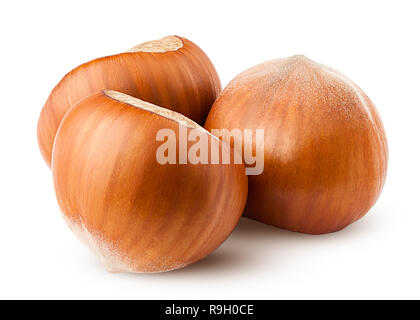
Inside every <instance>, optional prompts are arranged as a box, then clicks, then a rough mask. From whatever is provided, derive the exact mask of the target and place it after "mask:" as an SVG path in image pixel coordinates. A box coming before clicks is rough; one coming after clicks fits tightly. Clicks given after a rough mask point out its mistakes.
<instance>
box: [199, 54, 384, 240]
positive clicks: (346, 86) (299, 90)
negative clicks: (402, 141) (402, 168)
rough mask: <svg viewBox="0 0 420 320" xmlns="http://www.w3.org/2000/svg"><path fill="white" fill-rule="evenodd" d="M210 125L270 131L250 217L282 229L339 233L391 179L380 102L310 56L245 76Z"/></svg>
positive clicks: (252, 180)
mask: <svg viewBox="0 0 420 320" xmlns="http://www.w3.org/2000/svg"><path fill="white" fill-rule="evenodd" d="M205 128H206V129H207V130H209V131H210V130H211V129H214V128H216V129H220V128H227V129H234V128H239V129H245V128H248V129H258V128H262V129H264V130H265V138H264V142H265V143H264V144H265V147H264V157H265V159H264V160H265V161H264V163H265V167H264V172H263V173H262V174H261V175H258V176H249V195H248V201H247V205H246V209H245V216H247V217H250V218H252V219H256V220H259V221H261V222H264V223H267V224H270V225H274V226H277V227H280V228H285V229H288V230H292V231H298V232H303V233H310V234H322V233H328V232H334V231H338V230H340V229H342V228H344V227H346V226H347V225H349V224H351V223H352V222H354V221H356V220H358V219H360V218H361V217H362V216H363V215H365V214H366V212H367V211H368V210H369V209H370V208H371V207H372V205H373V204H374V203H375V202H376V200H377V198H378V196H379V194H380V193H381V190H382V187H383V185H384V182H385V176H386V170H387V162H388V147H387V141H386V137H385V132H384V128H383V125H382V122H381V119H380V117H379V114H378V113H377V110H376V109H375V107H374V105H373V104H372V102H371V101H370V100H369V98H368V97H367V96H366V95H365V93H363V91H362V90H361V89H360V88H359V87H358V86H356V85H355V84H354V83H353V82H351V81H350V80H349V79H347V78H346V77H345V76H343V75H341V74H340V73H338V72H337V71H336V70H333V69H331V68H329V67H326V66H323V65H320V64H318V63H315V62H313V61H311V60H309V59H307V58H305V57H303V56H294V57H290V58H287V59H280V60H274V61H269V62H266V63H263V64H261V65H258V66H255V67H253V68H251V69H249V70H246V71H244V72H243V73H241V74H240V75H238V76H237V77H236V78H235V79H233V80H232V81H231V82H230V83H229V85H228V86H227V87H226V88H225V89H224V90H223V92H222V94H221V95H220V96H219V98H218V99H217V101H216V102H215V104H214V106H213V107H212V110H211V111H210V114H209V116H208V118H207V121H206V124H205ZM254 147H255V143H254ZM257 147H258V146H257Z"/></svg>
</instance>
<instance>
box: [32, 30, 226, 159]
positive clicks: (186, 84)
mask: <svg viewBox="0 0 420 320" xmlns="http://www.w3.org/2000/svg"><path fill="white" fill-rule="evenodd" d="M105 89H110V90H116V91H119V92H123V93H126V94H129V95H131V96H133V97H136V98H139V99H142V100H144V101H148V102H150V103H153V104H156V105H159V106H161V107H164V108H169V109H172V110H174V111H177V112H179V113H182V114H184V115H185V116H187V117H189V118H191V119H192V120H194V121H196V122H198V123H199V124H200V125H202V124H203V123H204V121H205V119H206V117H207V114H208V112H209V110H210V108H211V106H212V104H213V103H214V101H215V99H216V97H217V96H218V94H219V93H220V91H221V84H220V80H219V76H218V75H217V72H216V70H215V68H214V66H213V64H212V63H211V61H210V59H209V58H208V57H207V55H206V54H205V53H204V52H203V51H202V50H201V49H200V48H199V47H198V46H197V45H195V44H194V43H193V42H191V41H189V40H187V39H185V38H181V37H177V36H169V37H165V38H163V39H160V40H154V41H149V42H145V43H143V44H140V45H138V46H136V47H134V48H132V49H130V50H129V51H127V52H124V53H120V54H117V55H113V56H108V57H103V58H99V59H95V60H92V61H90V62H87V63H85V64H82V65H81V66H79V67H77V68H75V69H73V70H72V71H71V72H69V73H68V74H67V75H66V76H65V77H64V78H63V79H62V80H61V81H60V82H59V83H58V85H57V86H56V87H55V88H54V90H53V91H52V92H51V94H50V96H49V98H48V100H47V102H46V103H45V105H44V107H43V109H42V111H41V115H40V117H39V121H38V142H39V147H40V149H41V153H42V155H43V157H44V159H45V161H46V162H47V164H48V165H49V166H50V164H51V152H52V147H53V142H54V138H55V134H56V132H57V129H58V127H59V125H60V123H61V120H62V119H63V117H64V115H65V114H66V112H67V111H68V110H69V109H70V108H71V107H72V106H73V105H74V104H75V103H77V102H78V101H80V100H81V99H83V98H85V97H87V96H88V95H90V94H92V93H96V92H98V91H100V90H105Z"/></svg>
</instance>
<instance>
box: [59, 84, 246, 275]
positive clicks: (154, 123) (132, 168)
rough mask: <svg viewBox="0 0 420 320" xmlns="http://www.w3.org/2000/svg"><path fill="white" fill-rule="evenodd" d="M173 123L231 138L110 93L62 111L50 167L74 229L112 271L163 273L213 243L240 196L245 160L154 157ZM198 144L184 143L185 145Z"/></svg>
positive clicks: (239, 207)
mask: <svg viewBox="0 0 420 320" xmlns="http://www.w3.org/2000/svg"><path fill="white" fill-rule="evenodd" d="M179 126H182V127H183V128H185V130H187V134H188V133H189V132H191V130H197V129H198V131H196V132H197V133H198V134H199V137H200V139H206V140H207V141H208V144H209V145H210V144H211V143H213V144H216V146H217V147H218V148H220V150H221V151H220V154H222V151H223V150H225V151H226V152H229V153H232V155H231V157H232V158H233V153H234V150H233V149H232V148H230V147H229V145H227V144H225V143H222V142H221V141H220V140H218V139H217V138H216V137H214V136H212V135H210V134H209V133H208V132H207V131H206V130H205V129H203V128H201V127H200V126H199V125H198V124H196V123H194V122H193V121H191V120H190V119H188V118H186V117H184V116H183V115H181V114H179V113H176V112H173V111H170V110H168V109H165V108H160V107H158V106H156V105H152V104H150V103H147V102H144V101H141V100H139V99H135V98H132V97H129V96H127V95H125V94H122V93H119V92H114V91H109V90H106V91H102V92H100V93H97V94H93V95H91V96H89V97H87V98H85V99H83V100H82V101H80V102H79V103H78V104H76V105H75V106H74V107H73V108H72V109H71V110H70V111H69V112H68V113H67V114H66V116H65V117H64V119H63V121H62V123H61V125H60V128H59V130H58V132H57V137H56V139H55V143H54V150H53V158H52V159H53V160H52V173H53V178H54V187H55V191H56V195H57V199H58V203H59V205H60V208H61V210H62V212H63V214H64V217H65V220H66V222H67V224H68V225H69V227H70V228H71V230H73V232H74V233H75V234H76V235H77V236H78V237H79V238H80V240H81V241H82V242H83V243H85V244H86V245H87V246H88V247H89V248H90V249H92V250H93V251H94V252H95V253H96V254H97V255H98V256H99V257H100V259H101V261H102V262H103V264H104V265H105V266H106V267H107V269H108V270H110V271H125V272H162V271H169V270H173V269H177V268H181V267H185V266H187V265H189V264H191V263H193V262H195V261H198V260H200V259H202V258H204V257H205V256H207V255H208V254H210V253H211V252H212V251H213V250H215V249H216V248H217V247H218V246H219V245H220V244H221V243H222V242H223V241H224V240H225V239H226V238H227V236H228V235H229V234H230V233H231V232H232V230H233V228H234V227H235V225H236V224H237V222H238V220H239V218H240V216H241V214H242V212H243V209H244V207H245V203H246V196H247V190H248V182H247V177H246V175H245V167H244V165H243V164H221V161H220V164H201V163H199V164H190V163H187V164H160V163H158V161H157V159H156V151H157V149H158V147H159V146H161V145H162V142H159V141H156V136H157V132H158V131H159V130H160V129H171V130H173V132H175V133H176V140H177V141H178V139H179V131H178V129H179ZM191 144H194V143H193V142H189V146H190V145H191Z"/></svg>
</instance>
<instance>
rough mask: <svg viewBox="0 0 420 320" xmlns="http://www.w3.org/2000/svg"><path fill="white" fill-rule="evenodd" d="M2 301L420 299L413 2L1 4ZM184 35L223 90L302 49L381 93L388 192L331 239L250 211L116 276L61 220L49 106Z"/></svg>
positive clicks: (417, 53) (417, 10)
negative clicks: (170, 259) (125, 57)
mask: <svg viewBox="0 0 420 320" xmlns="http://www.w3.org/2000/svg"><path fill="white" fill-rule="evenodd" d="M0 6H1V8H0V32H1V38H0V57H1V59H0V88H1V100H0V101H1V102H0V104H1V106H0V139H1V151H0V152H1V158H0V161H1V177H0V194H1V198H0V214H1V219H0V298H136V299H155V298H161V299H167V298H168V299H173V298H178V299H188V298H198V299H201V298H207V299H216V298H218V299H225V298H226V299H227V298H231V299H263V298H264V299H280V298H321V299H323V298H420V292H419V286H420V275H419V272H420V250H419V244H420V208H419V200H420V187H419V181H420V170H419V166H420V153H419V141H418V139H419V137H420V125H419V118H420V103H419V94H420V80H419V73H420V63H419V59H420V47H419V37H420V36H419V32H420V18H419V16H420V7H419V2H418V1H394V2H389V1H354V0H353V1H346V2H344V1H307V2H301V1H272V2H268V1H262V0H259V1H227V0H225V1H220V2H218V1H209V2H208V3H203V2H201V1H191V2H186V1H179V0H178V1H168V2H167V3H163V2H159V1H156V0H153V1H152V0H151V1H121V0H119V1H115V0H114V1H105V0H102V1H66V2H64V1H25V2H24V1H7V2H2V4H1V5H0ZM171 34H176V35H180V36H184V37H186V38H188V39H190V40H192V41H194V42H195V43H197V44H198V45H199V46H201V47H202V49H203V50H204V51H205V52H206V53H207V54H208V55H209V57H210V58H211V59H212V61H213V63H214V65H215V66H216V69H217V70H218V72H219V75H220V77H221V80H222V83H223V86H225V85H226V84H227V82H228V81H229V80H230V79H232V78H233V77H234V76H235V75H237V74H238V73H239V72H241V71H243V70H244V69H246V68H248V67H251V66H253V65H255V64H257V63H260V62H263V61H266V60H269V59H274V58H280V57H285V56H289V55H293V54H305V55H306V56H308V57H309V58H311V59H313V60H315V61H318V62H321V63H324V64H327V65H330V66H331V67H333V68H336V69H338V70H340V71H341V72H342V73H344V74H345V75H347V76H348V77H350V78H351V79H352V80H354V81H355V82H356V83H357V84H358V85H359V86H360V87H361V88H362V89H363V90H364V91H365V92H366V93H367V94H368V95H369V97H370V98H371V99H372V101H373V102H374V103H375V104H376V106H377V108H378V110H379V112H380V114H381V116H382V119H383V122H384V125H385V128H386V133H387V136H388V142H389V149H390V161H389V171H388V178H387V181H386V185H385V189H384V191H383V193H382V195H381V197H380V199H379V201H378V202H377V204H376V205H375V206H374V207H373V208H372V210H371V211H370V212H369V213H368V214H367V216H366V217H365V218H363V219H362V220H360V221H359V222H357V223H354V224H353V225H351V226H350V227H348V228H347V229H345V230H343V231H341V232H338V233H335V234H328V235H323V236H309V235H302V234H297V233H292V232H287V231H283V230H280V229H277V228H273V227H269V226H266V225H263V224H260V223H257V222H253V221H250V220H246V219H242V221H241V222H240V223H239V225H238V227H237V228H236V229H235V231H234V233H233V234H232V235H231V237H230V238H229V239H228V240H227V241H226V242H225V243H224V244H223V245H222V246H221V247H220V248H219V249H218V250H216V251H215V252H214V253H213V254H212V255H210V256H209V257H208V258H206V259H204V260H202V261H201V262H199V263H197V264H195V265H193V266H190V267H188V268H185V269H182V270H179V271H174V272H169V273H164V274H110V273H107V272H106V271H105V270H104V268H102V266H101V265H100V263H99V262H98V260H97V259H96V258H95V257H94V256H93V255H92V254H91V253H90V252H89V251H88V250H87V249H85V247H84V246H82V245H81V244H80V243H79V242H78V240H76V238H75V237H74V236H73V234H72V233H71V232H70V231H69V230H68V229H67V227H66V225H65V224H64V222H63V221H62V218H61V215H60V213H59V209H58V206H57V204H56V201H55V194H54V190H53V185H52V179H51V173H50V170H49V169H48V168H47V166H46V165H45V163H44V162H43V160H42V158H41V155H40V152H39V150H38V145H37V139H36V124H37V120H38V115H39V112H40V110H41V108H42V106H43V104H44V102H45V101H46V99H47V97H48V95H49V93H50V91H51V90H52V88H53V87H54V86H55V85H56V83H57V82H58V81H59V80H60V79H61V78H62V77H63V76H64V74H65V73H67V72H68V71H70V70H71V69H72V68H74V67H76V66H77V65H79V64H81V63H83V62H86V61H89V60H91V59H93V58H96V57H100V56H104V55H109V54H114V53H119V52H121V51H125V50H126V49H128V48H131V47H132V46H134V45H135V44H138V43H140V42H143V41H147V40H152V39H157V38H161V37H163V36H166V35H171Z"/></svg>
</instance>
